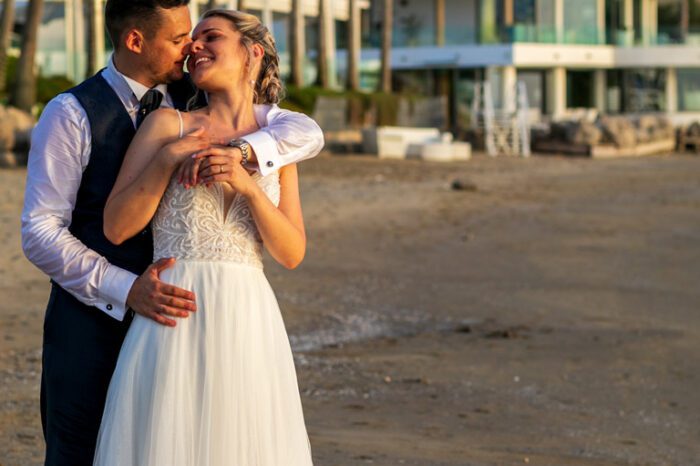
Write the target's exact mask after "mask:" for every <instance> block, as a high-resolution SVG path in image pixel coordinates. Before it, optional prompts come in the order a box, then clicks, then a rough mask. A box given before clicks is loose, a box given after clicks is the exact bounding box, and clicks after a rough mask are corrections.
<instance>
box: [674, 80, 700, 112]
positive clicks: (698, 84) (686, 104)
mask: <svg viewBox="0 0 700 466" xmlns="http://www.w3.org/2000/svg"><path fill="white" fill-rule="evenodd" d="M678 110H680V111H681V112H700V69H679V70H678Z"/></svg>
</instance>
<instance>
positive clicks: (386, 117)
mask: <svg viewBox="0 0 700 466" xmlns="http://www.w3.org/2000/svg"><path fill="white" fill-rule="evenodd" d="M319 96H331V97H343V98H346V99H348V101H349V102H348V107H349V109H350V115H349V117H350V122H351V123H352V124H353V125H357V126H359V125H361V124H362V122H363V116H364V114H365V113H366V112H368V111H369V110H371V109H376V116H377V124H378V125H380V126H387V125H395V124H396V121H397V116H398V110H399V99H400V98H408V99H410V100H412V101H415V100H418V99H420V98H422V97H420V96H415V95H408V94H387V93H382V92H373V93H367V92H354V91H336V90H329V89H322V88H320V87H314V86H310V87H302V88H298V87H295V86H288V87H287V93H286V97H285V99H284V100H283V101H282V104H281V106H282V107H283V108H288V109H290V110H294V111H297V112H302V113H305V114H307V115H311V114H312V113H313V111H314V106H315V105H316V99H318V97H319Z"/></svg>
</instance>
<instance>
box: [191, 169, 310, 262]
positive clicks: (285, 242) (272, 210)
mask: <svg viewBox="0 0 700 466" xmlns="http://www.w3.org/2000/svg"><path fill="white" fill-rule="evenodd" d="M279 173H280V203H279V206H275V205H274V204H273V203H272V201H270V199H269V198H268V197H267V194H265V192H264V191H263V190H262V188H260V186H258V184H257V183H256V182H255V180H254V179H253V178H252V177H251V176H250V174H249V173H248V172H247V171H246V169H245V168H243V166H242V165H241V163H240V156H239V157H229V156H227V155H217V156H211V157H209V158H208V161H207V166H206V167H205V168H204V169H203V170H202V171H201V172H200V174H201V178H200V180H199V183H203V184H207V185H208V184H209V183H228V184H229V185H231V187H232V188H233V189H234V190H235V191H237V192H238V193H240V194H241V195H242V196H243V197H245V198H246V200H247V201H248V205H249V206H250V210H251V212H252V214H253V219H254V220H255V224H256V225H257V227H258V231H259V232H260V236H262V239H263V243H264V244H265V248H266V249H267V250H268V252H269V253H270V255H271V256H272V257H274V258H275V260H276V261H277V262H279V263H280V264H282V265H283V266H284V267H286V268H288V269H293V268H295V267H296V266H298V265H299V264H300V263H301V261H302V259H304V254H305V253H306V232H305V231H304V218H303V216H302V213H301V201H300V199H299V178H298V174H297V166H296V165H295V164H292V165H287V166H285V167H283V168H282V169H281V170H280V171H279Z"/></svg>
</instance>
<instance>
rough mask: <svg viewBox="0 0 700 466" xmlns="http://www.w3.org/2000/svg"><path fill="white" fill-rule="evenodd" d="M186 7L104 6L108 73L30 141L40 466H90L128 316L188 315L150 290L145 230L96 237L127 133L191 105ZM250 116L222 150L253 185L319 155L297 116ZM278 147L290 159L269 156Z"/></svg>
mask: <svg viewBox="0 0 700 466" xmlns="http://www.w3.org/2000/svg"><path fill="white" fill-rule="evenodd" d="M187 3H188V0H108V1H107V5H106V10H105V17H106V24H107V29H108V32H109V35H110V38H111V40H112V43H113V45H114V54H113V56H112V58H111V60H110V61H109V65H108V66H107V68H105V69H104V70H102V71H101V72H99V73H97V74H96V75H95V76H93V77H92V78H89V79H88V80H86V81H85V82H83V83H82V84H80V85H79V86H77V87H75V88H73V89H71V90H69V91H67V92H66V93H64V94H60V95H59V96H57V97H56V98H54V99H53V100H52V101H51V102H49V104H48V105H47V106H46V108H45V109H44V112H43V114H42V116H41V118H40V120H39V122H38V123H37V126H36V128H35V129H34V131H33V133H32V145H31V150H30V154H29V162H28V167H27V185H26V193H25V204H24V211H23V213H22V247H23V249H24V252H25V255H26V256H27V258H28V259H29V260H30V261H31V262H33V263H34V264H35V265H36V266H37V267H39V268H40V269H41V270H42V271H44V272H45V273H46V274H47V275H49V276H50V277H51V283H52V286H51V294H50V297H49V303H48V306H47V309H46V317H45V321H44V341H43V360H42V363H43V368H42V383H41V420H42V426H43V429H44V437H45V440H46V462H45V464H46V465H66V466H80V465H91V464H92V460H93V455H94V450H95V443H96V438H97V433H98V429H99V426H100V420H101V417H102V411H103V409H104V401H105V397H106V393H107V388H108V386H109V381H110V378H111V376H112V372H113V370H114V366H115V364H116V360H117V356H118V353H119V349H120V347H121V344H122V341H123V338H124V335H125V333H126V331H127V329H128V327H129V324H130V322H131V319H132V318H133V313H134V312H136V313H139V314H141V315H143V316H145V317H147V318H151V319H154V320H155V321H157V322H159V323H161V324H166V325H174V323H175V320H174V318H177V317H180V318H184V317H186V316H187V315H188V314H189V312H192V311H194V310H195V299H194V298H195V297H194V294H193V293H192V292H191V291H189V290H183V289H179V288H176V287H173V286H170V285H167V284H165V283H163V282H161V281H160V280H159V273H160V272H161V271H162V270H164V269H165V268H167V267H170V266H172V265H173V263H174V259H164V260H160V261H158V262H156V263H155V264H151V260H152V257H153V249H152V248H153V245H152V235H151V232H150V229H148V228H147V229H145V230H144V231H142V232H141V233H140V234H139V235H137V236H136V237H134V238H132V239H130V240H128V241H126V242H124V243H123V244H122V245H120V246H115V245H113V244H111V243H110V242H109V241H108V240H107V239H106V238H105V236H104V234H103V231H102V224H103V218H102V215H103V210H104V205H105V202H106V200H107V196H108V195H109V193H110V191H111V189H112V186H113V185H114V182H115V180H116V177H117V174H118V172H119V168H120V165H121V162H122V159H123V157H124V155H125V152H126V150H127V147H128V146H129V143H130V141H131V139H132V137H133V136H134V134H135V130H136V127H137V125H138V124H139V123H140V122H141V120H142V119H143V118H144V117H145V115H146V114H147V113H148V112H149V111H151V110H153V109H155V108H158V107H175V108H179V109H184V108H185V106H186V103H187V101H188V100H189V99H190V98H191V97H192V96H193V95H194V88H193V86H192V85H191V83H190V81H189V80H188V79H187V76H185V75H184V73H183V64H184V62H185V59H186V54H187V50H188V45H189V43H190V41H191V40H190V38H189V33H190V30H191V29H192V25H191V22H190V14H189V10H188V8H187ZM256 114H257V115H256V117H257V119H258V121H263V122H267V127H265V128H264V129H262V130H260V131H258V132H256V133H252V134H250V135H247V136H245V137H244V138H243V140H237V141H235V143H233V144H232V146H231V147H228V148H227V150H230V151H233V152H232V155H233V156H235V157H240V153H241V151H244V150H247V151H248V152H249V158H248V160H249V161H250V162H257V166H258V167H259V168H258V169H259V170H260V171H261V173H262V174H263V175H265V174H267V173H268V172H270V171H274V170H277V169H279V168H280V167H281V166H283V165H286V164H291V163H296V162H299V161H301V160H303V159H306V158H309V157H313V156H315V155H316V154H317V153H318V151H319V150H320V148H321V147H322V146H323V136H322V133H321V131H320V129H319V128H318V125H316V124H315V123H314V122H313V121H312V120H310V119H309V118H308V117H306V116H304V115H301V114H296V113H292V112H286V111H283V110H280V109H279V108H278V107H276V106H256ZM278 143H280V146H283V147H285V148H287V150H290V152H289V153H287V154H281V153H278ZM209 146H210V141H209V139H208V137H205V136H202V135H199V136H194V135H190V136H186V137H184V138H183V139H181V140H179V141H177V142H175V143H173V144H171V145H169V146H168V147H166V148H164V150H166V149H167V150H170V151H182V152H181V153H193V152H196V151H198V150H201V149H204V148H207V147H209ZM175 331H176V330H175ZM125 434H127V435H128V433H125Z"/></svg>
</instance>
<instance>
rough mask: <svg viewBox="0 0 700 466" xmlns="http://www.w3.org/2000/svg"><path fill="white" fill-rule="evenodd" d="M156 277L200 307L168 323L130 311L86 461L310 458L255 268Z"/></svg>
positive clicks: (229, 463) (289, 370) (147, 463)
mask: <svg viewBox="0 0 700 466" xmlns="http://www.w3.org/2000/svg"><path fill="white" fill-rule="evenodd" d="M161 279H162V280H163V281H166V282H168V283H172V284H174V285H177V286H179V287H182V288H185V289H189V290H192V291H194V292H195V294H196V297H197V309H198V311H197V312H195V313H193V314H192V315H190V317H188V318H186V319H177V326H176V327H174V328H172V327H165V326H162V325H160V324H157V323H155V322H153V321H152V320H150V319H146V318H144V317H141V316H139V315H136V317H135V318H134V321H133V323H132V325H131V328H130V329H129V332H128V334H127V336H126V339H125V341H124V345H123V346H122V349H121V353H120V355H119V360H118V363H117V367H116V370H115V372H114V375H113V377H112V381H111V383H110V387H109V392H108V395H107V402H106V405H105V410H104V415H103V419H102V425H101V426H100V432H99V436H98V441H97V452H96V455H95V462H94V464H95V465H99V466H108V465H114V466H166V465H167V466H282V465H284V466H297V465H310V464H312V462H311V448H310V445H309V440H308V436H307V433H306V427H305V425H304V416H303V412H302V406H301V399H300V396H299V388H298V385H297V379H296V372H295V368H294V360H293V358H292V352H291V348H290V346H289V339H288V337H287V333H286V330H285V328H284V323H283V321H282V317H281V315H280V310H279V306H278V304H277V300H276V299H275V296H274V293H273V292H272V289H271V288H270V285H269V283H268V281H267V279H266V277H265V275H264V273H263V271H262V269H258V268H255V267H251V266H246V265H241V264H234V263H228V262H211V261H191V260H179V261H177V263H176V264H175V266H174V267H173V268H171V269H167V270H166V271H164V272H163V273H161Z"/></svg>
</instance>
